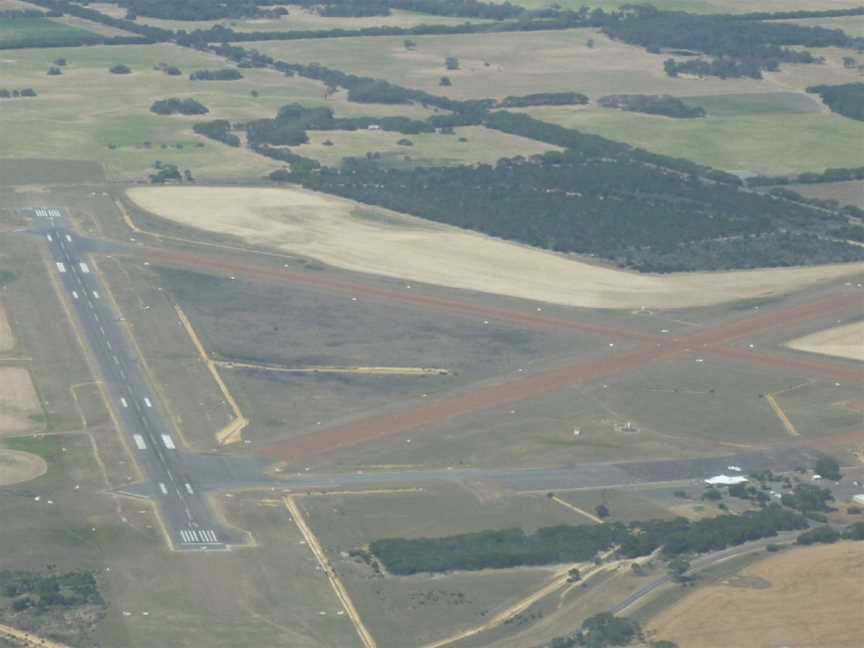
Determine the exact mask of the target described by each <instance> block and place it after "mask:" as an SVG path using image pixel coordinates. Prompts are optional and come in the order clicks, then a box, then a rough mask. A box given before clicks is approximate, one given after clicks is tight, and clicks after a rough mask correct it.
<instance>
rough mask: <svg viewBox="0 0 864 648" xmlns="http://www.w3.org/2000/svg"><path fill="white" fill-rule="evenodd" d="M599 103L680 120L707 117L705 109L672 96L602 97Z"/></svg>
mask: <svg viewBox="0 0 864 648" xmlns="http://www.w3.org/2000/svg"><path fill="white" fill-rule="evenodd" d="M597 103H598V104H600V105H601V106H603V107H604V108H617V109H619V110H627V111H631V112H641V113H648V114H649V115H664V116H666V117H676V118H678V119H693V118H695V117H704V116H705V110H704V109H702V108H700V107H699V106H690V105H688V104H686V103H684V102H683V101H681V100H680V99H679V98H678V97H672V96H670V95H633V94H628V95H609V96H607V97H601V98H600V99H599V100H598V101H597Z"/></svg>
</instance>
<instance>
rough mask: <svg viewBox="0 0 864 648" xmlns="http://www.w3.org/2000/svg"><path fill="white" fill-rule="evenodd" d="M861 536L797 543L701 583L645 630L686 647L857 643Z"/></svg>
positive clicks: (848, 646)
mask: <svg viewBox="0 0 864 648" xmlns="http://www.w3.org/2000/svg"><path fill="white" fill-rule="evenodd" d="M862 583H864V543H861V542H858V543H847V542H842V543H838V544H836V545H829V546H817V547H808V548H797V549H792V550H789V551H787V552H784V553H782V554H780V555H778V556H775V557H772V558H770V559H768V560H765V561H762V562H760V563H758V564H757V565H754V566H752V567H750V568H748V569H747V570H745V571H744V572H743V573H742V574H741V575H740V576H733V577H730V578H728V579H727V580H725V581H723V582H722V584H719V585H713V586H710V587H706V588H704V589H700V590H698V591H696V592H694V593H693V594H691V595H689V596H687V597H686V598H685V599H684V600H683V601H682V602H681V603H680V604H678V605H676V606H675V607H673V608H671V609H669V610H668V611H666V612H664V613H662V614H661V615H660V616H659V617H658V618H657V619H656V620H655V621H653V622H652V623H651V624H650V625H649V626H648V630H649V631H650V632H652V633H653V635H654V636H656V637H657V638H658V639H669V640H672V641H675V642H677V643H678V644H679V645H681V646H687V648H721V647H726V646H735V647H736V648H763V647H764V648H775V647H776V646H802V647H803V646H824V647H826V648H827V647H830V648H857V647H858V646H861V645H862V642H864V632H862V627H861V624H860V623H859V621H860V619H861V613H862V610H864V587H862Z"/></svg>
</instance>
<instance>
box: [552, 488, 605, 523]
mask: <svg viewBox="0 0 864 648" xmlns="http://www.w3.org/2000/svg"><path fill="white" fill-rule="evenodd" d="M551 499H552V501H553V502H558V503H559V504H560V505H561V506H566V507H567V508H568V509H570V510H571V511H575V512H576V513H578V514H579V515H583V516H585V517H586V518H588V519H589V520H591V521H592V522H596V523H597V524H602V523H603V520H601V519H600V518H599V517H597V516H596V515H593V514H591V513H589V512H588V511H584V510H582V509H580V508H579V507H578V506H573V505H572V504H571V503H570V502H565V501H564V500H562V499H561V498H560V497H558V496H557V495H553V496H552V498H551Z"/></svg>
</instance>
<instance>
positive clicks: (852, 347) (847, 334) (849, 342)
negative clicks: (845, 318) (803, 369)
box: [786, 321, 864, 361]
mask: <svg viewBox="0 0 864 648" xmlns="http://www.w3.org/2000/svg"><path fill="white" fill-rule="evenodd" d="M786 346H788V347H790V348H792V349H796V350H797V351H809V352H810V353H821V354H822V355H830V356H837V357H838V358H850V359H852V360H861V361H864V321H861V322H854V323H852V324H844V325H843V326H835V327H834V328H830V329H826V330H824V331H818V332H816V333H811V334H810V335H805V336H803V337H800V338H796V339H794V340H792V341H791V342H788V343H787V344H786Z"/></svg>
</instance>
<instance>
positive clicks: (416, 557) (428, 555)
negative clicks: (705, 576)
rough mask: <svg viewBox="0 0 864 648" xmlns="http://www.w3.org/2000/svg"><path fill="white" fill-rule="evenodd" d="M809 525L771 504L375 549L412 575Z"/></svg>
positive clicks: (674, 547) (706, 543)
mask: <svg viewBox="0 0 864 648" xmlns="http://www.w3.org/2000/svg"><path fill="white" fill-rule="evenodd" d="M806 528H807V521H806V519H805V518H804V516H803V515H801V514H799V513H796V512H793V511H789V510H786V509H783V508H781V507H779V506H777V505H770V506H767V507H765V508H764V509H762V510H760V511H748V512H746V513H743V514H742V515H721V516H718V517H715V518H708V519H705V520H697V521H690V520H687V519H685V518H675V519H673V520H648V521H641V522H631V523H629V524H623V523H621V522H604V523H601V524H595V525H578V526H568V525H561V526H555V527H543V528H540V529H537V531H535V532H534V533H526V532H525V531H524V530H522V529H518V528H514V529H503V530H498V531H481V532H478V533H466V534H459V535H452V536H444V537H439V538H416V539H406V538H386V539H381V540H375V541H373V542H372V543H371V544H370V545H369V550H370V551H371V553H372V554H373V555H374V556H375V557H376V558H377V559H378V560H379V561H380V562H381V564H383V565H384V566H385V567H386V568H387V570H388V571H389V572H390V573H392V574H397V575H410V574H418V573H423V572H431V573H440V572H448V571H454V570H469V571H475V570H481V569H500V568H508V567H519V566H539V565H552V564H559V563H568V562H587V561H591V560H594V558H595V557H597V556H598V555H599V554H600V553H602V552H604V551H609V550H611V549H614V550H615V553H616V555H618V556H619V557H623V558H636V557H639V556H647V555H649V554H651V553H652V552H654V551H655V550H656V549H658V548H661V547H662V551H663V554H664V555H666V556H667V557H674V556H678V555H682V554H692V553H705V552H708V551H719V550H721V549H725V548H727V547H731V546H736V545H740V544H743V543H745V542H749V541H751V540H758V539H760V538H769V537H772V536H775V535H777V533H778V532H780V531H793V530H799V529H806Z"/></svg>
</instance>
